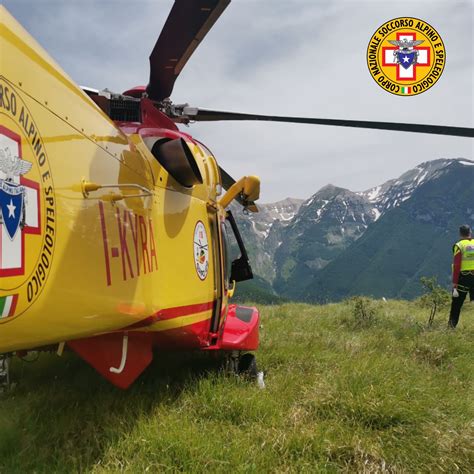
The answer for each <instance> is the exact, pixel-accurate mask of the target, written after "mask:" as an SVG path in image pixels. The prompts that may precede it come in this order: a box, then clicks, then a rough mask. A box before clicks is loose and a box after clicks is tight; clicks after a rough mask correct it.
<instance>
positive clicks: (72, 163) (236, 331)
mask: <svg viewBox="0 0 474 474" xmlns="http://www.w3.org/2000/svg"><path fill="white" fill-rule="evenodd" d="M229 3H230V0H194V1H190V0H176V1H175V2H174V4H173V6H172V9H171V11H170V14H169V16H168V18H167V20H166V22H165V25H164V27H163V30H162V32H161V34H160V36H159V38H158V40H157V42H156V44H155V46H154V48H153V50H152V52H151V55H150V58H149V60H150V77H149V81H148V85H147V86H143V87H134V88H131V89H128V90H126V91H125V92H123V93H112V92H110V91H108V90H103V91H99V90H95V89H90V88H81V87H79V86H78V85H76V84H75V83H74V82H73V80H72V79H70V78H69V77H68V76H67V74H66V73H65V72H64V71H63V70H62V69H61V68H60V66H59V65H58V64H56V63H55V61H54V60H53V59H51V58H50V57H49V55H48V54H47V52H46V51H44V50H43V49H42V48H41V46H40V45H39V44H38V43H37V42H36V41H35V40H34V39H33V38H32V37H31V36H30V35H29V34H28V32H27V31H25V30H24V29H23V28H22V27H21V25H20V24H19V23H18V22H17V21H16V20H15V19H14V18H13V17H12V16H11V15H10V14H9V13H8V11H7V10H6V9H5V8H4V7H3V6H0V19H1V23H0V51H1V55H0V63H1V69H0V354H1V355H2V356H1V367H0V369H1V370H0V377H3V379H4V380H3V381H4V382H8V361H9V360H10V357H11V356H14V355H17V356H20V357H24V356H25V354H27V353H28V352H30V351H42V350H48V351H56V352H57V353H58V354H59V355H61V354H62V353H63V351H64V350H72V351H74V352H75V353H77V354H78V355H79V356H80V357H81V358H83V359H84V360H85V361H86V362H88V363H89V364H90V365H91V366H93V367H94V368H95V369H96V370H97V371H98V372H99V373H100V374H101V375H102V376H103V377H105V378H106V379H108V380H109V381H110V382H112V383H113V384H115V385H116V386H118V387H121V388H127V387H129V386H130V385H131V384H132V383H133V382H134V381H135V380H136V378H137V377H138V376H139V375H140V374H141V373H142V372H143V370H144V369H145V368H146V367H147V366H148V365H149V363H150V362H151V360H152V357H153V353H154V352H156V351H159V350H175V351H184V350H192V349H193V350H200V351H207V352H209V353H218V354H226V355H227V356H228V360H229V361H230V362H229V364H230V366H231V367H232V368H233V369H234V370H236V371H248V372H251V373H253V375H255V374H256V368H255V359H254V356H253V354H252V351H255V350H256V349H257V348H258V344H259V332H258V331H259V312H258V310H257V308H255V307H244V306H240V305H236V304H233V303H231V298H232V296H233V294H234V291H235V288H236V285H237V284H238V282H241V281H244V280H247V279H250V278H252V270H251V267H250V263H249V259H248V256H247V252H246V250H245V246H244V243H243V239H242V236H241V235H240V233H239V230H238V228H237V225H236V222H235V219H234V217H233V216H232V213H231V212H230V211H229V209H228V208H229V205H230V204H231V202H233V201H236V202H238V203H239V204H240V205H241V206H242V207H243V209H244V210H246V211H248V212H257V211H258V209H257V206H256V204H255V201H257V199H258V197H259V190H260V181H259V178H257V177H256V176H252V175H246V176H243V177H242V178H240V179H238V180H234V179H233V178H232V177H231V176H230V175H229V174H228V173H227V172H226V171H225V170H224V169H222V168H221V167H220V166H219V165H218V162H217V160H216V157H214V155H213V154H212V152H211V151H210V150H209V148H208V147H207V146H206V145H204V144H203V143H200V142H199V141H198V140H197V139H195V138H193V137H192V136H191V135H190V134H188V133H185V132H183V131H181V130H180V129H179V128H178V125H179V124H188V123H192V122H199V121H219V120H265V121H276V122H288V123H305V124H315V125H331V126H345V127H358V128H369V129H384V130H395V131H408V132H418V133H434V134H446V135H455V136H469V137H472V136H473V130H472V129H467V128H460V127H445V126H436V125H420V124H407V123H389V122H369V121H354V120H344V119H337V120H335V119H324V118H303V117H282V116H267V115H256V114H245V113H236V112H225V111H217V110H207V109H201V108H197V107H190V106H189V105H188V104H174V103H173V102H172V101H171V100H170V96H171V94H172V91H173V86H174V83H175V81H176V80H177V79H178V77H179V74H180V72H181V71H182V70H183V68H184V66H185V65H186V63H187V62H188V60H189V59H190V58H191V56H192V54H193V52H194V51H195V49H196V48H197V47H198V45H199V44H200V43H201V42H202V40H203V39H204V38H205V36H206V35H207V33H208V32H209V31H210V29H211V28H212V26H213V25H214V23H215V22H216V21H217V20H218V18H219V17H220V16H221V15H222V13H223V12H224V10H225V9H226V8H227V6H228V5H229Z"/></svg>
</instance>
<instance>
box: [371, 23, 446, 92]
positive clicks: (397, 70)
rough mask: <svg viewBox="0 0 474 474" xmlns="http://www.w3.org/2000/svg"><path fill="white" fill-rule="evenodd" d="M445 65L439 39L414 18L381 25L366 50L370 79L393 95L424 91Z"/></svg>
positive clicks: (443, 51) (444, 53) (434, 31)
mask: <svg viewBox="0 0 474 474" xmlns="http://www.w3.org/2000/svg"><path fill="white" fill-rule="evenodd" d="M445 62H446V51H445V48H444V43H443V40H442V39H441V36H440V35H439V33H438V32H437V31H436V30H435V29H434V28H433V27H432V26H431V25H429V24H428V23H426V22H425V21H422V20H419V19H417V18H411V17H400V18H394V19H393V20H389V21H387V22H385V23H384V24H383V25H381V26H380V27H379V28H377V31H376V32H375V33H374V34H373V36H372V38H371V39H370V41H369V46H368V47H367V65H368V67H369V72H370V75H371V76H372V78H373V79H374V81H375V82H376V83H377V84H378V85H379V86H380V87H381V88H382V89H384V90H386V91H387V92H390V93H391V94H395V95H402V96H410V95H417V94H421V93H422V92H425V91H427V90H428V89H429V88H431V87H433V86H434V85H435V84H436V82H437V81H438V79H439V78H440V77H441V74H442V72H443V69H444V65H445Z"/></svg>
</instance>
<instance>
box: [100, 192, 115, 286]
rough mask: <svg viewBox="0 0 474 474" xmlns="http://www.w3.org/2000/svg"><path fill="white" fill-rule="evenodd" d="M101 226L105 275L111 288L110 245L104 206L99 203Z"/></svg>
mask: <svg viewBox="0 0 474 474" xmlns="http://www.w3.org/2000/svg"><path fill="white" fill-rule="evenodd" d="M99 215H100V224H101V227H102V240H103V241H104V256H105V273H106V275H107V286H110V284H111V283H112V280H111V278H110V262H109V245H108V242H107V229H106V228H105V217H104V205H103V204H102V202H101V201H99Z"/></svg>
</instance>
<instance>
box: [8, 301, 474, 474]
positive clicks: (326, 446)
mask: <svg viewBox="0 0 474 474" xmlns="http://www.w3.org/2000/svg"><path fill="white" fill-rule="evenodd" d="M465 306H466V308H465V310H464V312H463V314H462V316H461V322H460V326H459V328H458V329H457V330H456V331H447V330H446V329H445V327H446V314H445V313H443V314H440V315H438V316H437V319H436V321H435V325H434V327H433V328H432V329H429V330H427V329H426V328H425V321H426V320H427V318H428V311H427V310H426V309H421V308H420V307H418V306H417V305H416V304H415V303H408V302H397V301H390V302H388V303H384V302H376V303H375V320H374V321H371V322H369V323H367V324H365V325H364V324H362V325H358V324H356V322H355V320H354V318H353V316H352V306H351V303H340V304H334V305H326V306H309V305H302V304H285V305H282V306H274V307H271V306H266V307H262V308H261V312H262V330H261V340H262V344H261V348H260V350H259V353H258V362H259V365H260V367H261V368H262V369H264V370H265V371H266V372H267V375H266V383H267V388H266V389H265V390H260V389H259V388H258V387H257V386H256V385H255V384H254V383H251V382H248V381H245V380H241V379H237V378H236V377H233V376H226V375H224V374H222V373H218V372H217V371H216V370H215V362H212V361H210V360H209V359H207V358H206V357H203V355H201V354H193V355H187V356H183V355H174V356H173V355H166V356H164V355H160V356H156V358H155V359H156V360H155V362H154V363H153V365H152V366H151V367H150V368H149V370H148V371H147V372H146V373H145V374H144V375H143V376H142V377H141V378H140V379H139V380H138V382H137V383H136V384H135V385H134V386H133V387H132V388H131V389H130V390H128V391H125V392H123V391H120V390H118V389H116V388H114V387H113V386H111V385H109V384H108V383H107V382H105V381H103V380H102V379H101V378H100V377H99V376H98V375H97V374H96V373H95V372H94V370H93V369H91V368H89V367H88V366H87V365H86V364H85V363H84V362H82V361H81V360H79V359H78V358H76V357H75V356H73V355H72V354H69V355H66V356H64V357H62V358H58V357H56V356H53V355H41V356H40V358H39V360H38V361H37V362H36V363H35V364H31V363H26V362H19V361H17V362H15V364H14V365H13V367H12V378H13V379H14V381H15V382H16V387H15V388H14V390H13V391H11V392H9V393H7V394H4V395H2V398H1V399H0V402H1V403H0V472H1V473H15V472H118V471H125V472H168V471H169V472H228V473H230V472H341V471H343V472H367V473H368V472H432V473H435V472H447V473H451V472H474V397H473V394H474V349H473V342H474V307H469V305H468V304H467V305H465ZM473 306H474V305H473Z"/></svg>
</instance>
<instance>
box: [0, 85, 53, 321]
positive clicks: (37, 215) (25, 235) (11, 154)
mask: <svg viewBox="0 0 474 474" xmlns="http://www.w3.org/2000/svg"><path fill="white" fill-rule="evenodd" d="M55 241H56V201H55V197H54V186H53V179H52V173H51V168H50V164H49V161H48V156H47V153H46V149H45V146H44V143H43V139H42V137H41V131H40V129H39V127H38V124H37V122H36V121H35V118H34V117H33V116H32V114H31V113H30V110H29V109H28V107H27V105H26V103H25V102H24V101H23V100H22V96H21V93H20V91H17V90H16V89H15V88H14V87H13V86H12V85H11V84H10V82H8V81H7V80H5V79H4V78H3V77H1V76H0V324H1V323H7V322H8V321H11V320H12V319H14V318H15V317H17V316H19V315H20V314H21V313H23V312H24V311H25V310H27V309H28V308H29V307H30V306H31V305H32V304H33V303H34V302H35V301H36V300H37V298H38V297H39V295H40V294H41V292H42V290H43V289H44V287H45V285H46V282H47V279H48V275H49V272H50V270H51V265H52V261H53V254H54V244H55Z"/></svg>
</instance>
